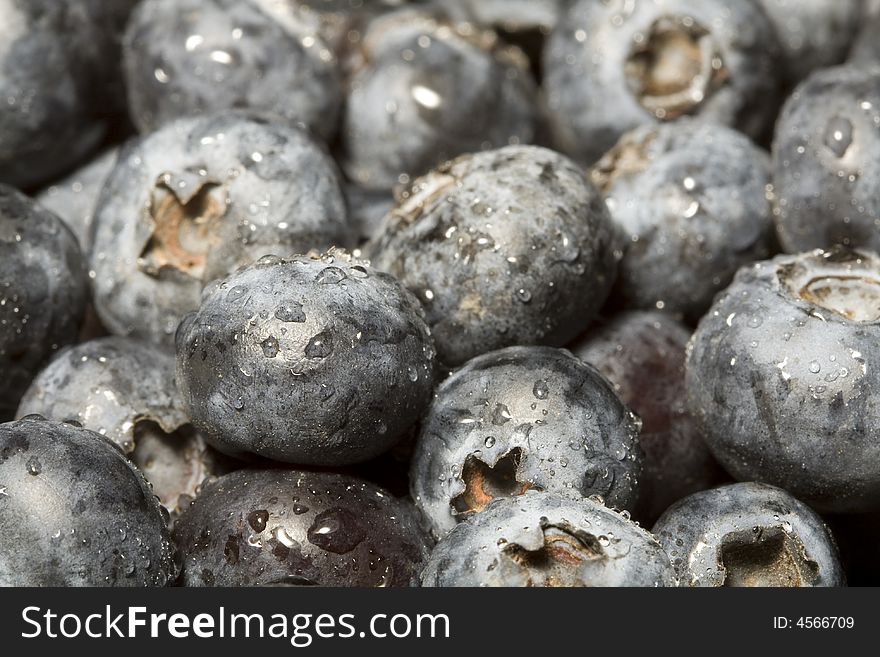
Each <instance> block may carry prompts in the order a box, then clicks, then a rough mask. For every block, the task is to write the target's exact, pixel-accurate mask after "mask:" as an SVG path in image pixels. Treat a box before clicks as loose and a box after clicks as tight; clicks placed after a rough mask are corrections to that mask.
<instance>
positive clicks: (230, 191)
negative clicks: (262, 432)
mask: <svg viewBox="0 0 880 657" xmlns="http://www.w3.org/2000/svg"><path fill="white" fill-rule="evenodd" d="M351 232H352V231H351V229H350V228H349V225H348V221H347V218H346V211H345V200H344V197H343V195H342V191H341V189H340V185H339V179H338V173H337V171H336V168H335V166H334V164H333V162H332V160H331V159H330V157H329V156H328V155H327V154H326V153H325V152H324V151H323V150H322V149H321V147H320V146H319V145H318V144H317V143H316V142H314V141H313V140H312V139H311V138H310V137H309V136H308V135H307V134H306V133H305V132H303V131H301V130H298V129H295V128H290V127H287V126H283V125H278V124H272V123H267V122H265V121H263V120H260V119H256V118H248V117H245V116H243V115H240V114H235V113H228V114H221V115H212V116H209V117H204V118H200V119H182V120H180V121H176V122H174V123H171V124H169V125H168V126H166V127H164V128H163V129H162V130H160V131H158V132H156V133H154V134H152V135H150V136H148V137H145V138H143V139H141V140H140V141H137V142H135V143H133V144H131V145H129V146H128V147H126V148H125V149H124V151H123V152H122V153H121V154H120V157H119V162H118V163H117V165H116V167H115V168H114V170H113V172H112V173H111V174H110V177H109V179H108V181H107V184H106V186H105V188H104V191H103V192H102V195H101V198H100V200H99V201H98V210H97V213H96V216H95V219H94V226H93V243H92V253H91V266H92V269H93V270H94V281H93V283H94V295H95V306H96V308H97V310H98V314H99V315H100V317H101V319H102V320H103V322H104V324H105V325H106V326H107V328H108V329H109V330H110V331H111V332H112V333H115V334H118V335H132V336H135V337H139V338H142V339H146V340H149V341H152V342H156V343H164V344H170V343H171V341H172V336H173V334H174V331H175V329H176V328H177V325H178V323H179V321H180V319H181V317H183V315H185V314H186V313H187V312H190V311H192V310H195V309H196V308H198V305H199V298H200V295H201V292H202V289H203V288H204V286H205V285H206V284H207V283H208V282H210V281H212V280H214V279H217V278H222V277H224V276H226V275H227V274H229V273H230V272H232V271H234V270H235V269H236V268H237V267H239V266H242V265H245V264H248V263H250V262H252V261H253V260H255V259H257V258H259V257H261V256H263V255H265V254H267V253H277V254H280V255H290V254H293V253H305V252H306V251H308V250H309V249H311V248H327V247H330V246H332V245H334V244H340V245H344V244H345V243H346V242H347V241H348V239H350V233H351Z"/></svg>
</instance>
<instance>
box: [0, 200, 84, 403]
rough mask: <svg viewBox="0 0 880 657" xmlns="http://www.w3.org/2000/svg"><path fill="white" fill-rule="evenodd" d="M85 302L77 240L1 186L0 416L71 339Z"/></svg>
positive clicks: (49, 216)
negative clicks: (44, 364) (45, 364)
mask: <svg viewBox="0 0 880 657" xmlns="http://www.w3.org/2000/svg"><path fill="white" fill-rule="evenodd" d="M87 303H88V279H87V277H86V268H85V263H84V261H83V257H82V254H81V253H80V250H79V246H78V245H77V243H76V238H75V237H74V236H73V234H72V233H71V232H70V231H69V230H68V229H67V228H66V227H65V226H64V224H63V223H62V222H61V221H60V220H59V219H58V218H57V217H55V215H53V214H52V213H50V212H48V211H46V210H44V209H42V208H40V207H39V206H38V205H36V204H35V203H34V202H33V201H31V200H30V199H28V198H27V197H26V196H24V195H23V194H21V193H19V192H17V191H15V190H14V189H12V188H11V187H7V186H5V185H0V372H2V373H3V375H2V378H0V418H2V417H4V416H5V415H6V414H7V413H8V412H10V411H12V410H14V409H15V407H16V406H17V405H18V400H19V399H20V398H21V396H22V394H24V391H25V389H26V388H27V386H28V384H30V381H31V379H32V378H33V376H34V375H35V374H36V373H37V371H38V370H39V368H40V367H41V366H42V365H43V363H44V362H45V360H46V359H47V358H48V357H49V356H50V355H51V354H52V352H54V351H57V350H58V349H59V348H61V347H63V346H65V345H67V344H71V343H72V342H74V341H75V340H76V337H77V331H78V330H79V326H80V322H81V321H82V318H83V314H84V313H85V309H86V304H87Z"/></svg>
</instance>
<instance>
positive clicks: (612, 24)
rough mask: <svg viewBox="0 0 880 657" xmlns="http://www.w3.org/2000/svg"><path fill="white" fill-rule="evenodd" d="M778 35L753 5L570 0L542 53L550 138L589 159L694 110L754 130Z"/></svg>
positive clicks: (765, 99)
mask: <svg viewBox="0 0 880 657" xmlns="http://www.w3.org/2000/svg"><path fill="white" fill-rule="evenodd" d="M778 49H779V42H778V37H777V35H776V33H775V30H774V29H773V26H772V25H771V24H770V21H769V19H768V17H767V15H766V14H765V13H764V12H763V11H762V10H761V8H760V7H758V6H756V4H755V3H753V2H735V3H730V2H726V1H725V0H699V1H696V0H654V1H653V2H627V3H620V2H595V1H594V0H578V1H577V2H572V3H571V6H570V7H569V8H568V11H567V12H566V13H564V15H563V17H562V18H561V19H560V21H559V23H558V25H557V26H556V29H555V30H554V31H553V33H552V34H551V36H550V38H549V39H548V42H547V46H546V48H545V50H544V58H543V71H544V86H545V89H546V93H547V104H548V108H549V114H550V125H551V129H552V132H553V137H554V143H555V145H556V146H557V147H558V148H559V150H561V151H562V152H565V153H568V154H569V155H571V156H572V157H574V158H575V159H577V160H578V161H580V162H583V163H584V164H587V165H590V164H593V163H594V162H595V161H596V160H598V159H599V158H600V157H601V156H602V154H603V153H604V152H605V151H607V150H608V149H610V148H611V147H612V146H613V145H614V142H616V141H617V139H618V138H619V137H620V136H621V135H622V134H623V133H625V132H627V131H628V130H632V129H633V128H635V127H637V126H639V125H642V124H645V123H663V122H668V121H674V120H676V119H678V118H680V117H682V116H693V117H695V118H697V119H699V120H701V121H706V122H709V123H716V124H722V125H727V126H730V127H734V128H736V129H738V130H740V131H742V132H745V133H746V134H748V135H750V136H752V137H755V138H757V137H760V136H762V135H763V134H764V132H765V131H766V129H767V128H768V127H769V126H770V125H772V122H773V118H774V116H775V113H776V110H777V104H778V98H779V96H780V94H779V87H780V84H779V82H780V77H781V72H782V71H781V69H782V67H781V66H779V65H778V61H777V54H778Z"/></svg>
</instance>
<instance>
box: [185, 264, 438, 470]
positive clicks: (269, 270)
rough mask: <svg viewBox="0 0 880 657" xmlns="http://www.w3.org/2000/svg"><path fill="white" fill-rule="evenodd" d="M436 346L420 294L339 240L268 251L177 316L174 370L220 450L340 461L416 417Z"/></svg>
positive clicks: (384, 442) (365, 453)
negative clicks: (327, 248)
mask: <svg viewBox="0 0 880 657" xmlns="http://www.w3.org/2000/svg"><path fill="white" fill-rule="evenodd" d="M434 354H435V352H434V347H433V344H432V340H431V337H430V333H429V331H428V328H427V326H426V325H425V323H424V320H423V314H422V311H421V308H420V307H419V305H418V302H417V301H416V299H415V298H413V296H412V295H411V294H409V293H408V292H407V291H406V290H405V289H403V288H402V287H401V286H400V284H399V283H397V281H395V280H394V279H393V278H391V277H390V276H388V275H387V274H382V273H380V272H377V271H375V270H373V269H371V268H370V267H368V266H366V265H365V264H364V263H361V262H360V261H358V260H355V259H353V258H351V257H350V256H348V255H347V254H345V253H343V252H331V253H329V254H327V255H324V256H321V257H318V256H317V255H315V256H313V257H296V258H292V259H289V260H282V259H280V258H276V257H274V256H267V257H265V258H263V259H261V260H260V261H259V262H258V263H257V264H255V265H253V266H251V267H247V268H244V269H242V270H240V271H238V272H237V273H235V274H233V275H232V276H230V277H229V278H227V279H226V280H224V281H223V282H222V283H220V284H219V285H216V286H214V287H213V288H212V289H210V290H208V291H207V292H206V294H205V297H204V299H203V301H202V305H201V308H200V309H199V311H198V312H197V313H194V314H193V315H190V316H189V317H188V318H187V319H185V320H184V321H183V322H182V323H181V326H180V329H179V331H178V334H177V372H178V376H177V380H178V385H179V386H180V388H181V394H182V396H183V399H184V401H185V403H186V404H187V406H188V408H189V411H190V416H191V417H192V420H193V422H194V423H195V424H196V426H198V427H200V428H201V429H203V430H205V431H206V432H207V433H208V434H209V435H210V437H211V439H212V441H213V442H214V443H215V444H216V446H217V447H219V448H220V449H221V450H222V451H225V452H227V453H231V454H236V453H240V452H253V453H256V454H260V455H262V456H266V457H269V458H272V459H275V460H278V461H285V462H291V463H300V464H305V465H337V466H338V465H347V464H351V463H356V462H359V461H364V460H367V459H369V458H371V457H373V456H376V455H378V454H381V453H382V452H384V451H386V450H387V449H389V448H390V447H391V446H392V445H394V443H395V442H396V441H397V440H399V439H400V438H401V437H402V435H403V434H404V433H405V432H406V431H407V429H409V428H410V427H411V426H412V425H413V424H414V423H415V422H416V420H417V419H418V418H419V416H420V415H421V413H422V411H423V410H424V409H425V407H426V406H427V404H428V402H429V401H430V397H431V392H432V389H433V380H434Z"/></svg>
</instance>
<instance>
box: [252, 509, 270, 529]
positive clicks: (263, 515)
mask: <svg viewBox="0 0 880 657" xmlns="http://www.w3.org/2000/svg"><path fill="white" fill-rule="evenodd" d="M247 521H248V524H249V525H250V526H251V528H252V529H253V530H254V531H255V532H262V531H264V530H265V529H266V523H267V522H268V521H269V512H268V511H266V510H265V509H260V510H258V511H251V512H250V513H249V514H248V516H247Z"/></svg>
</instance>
